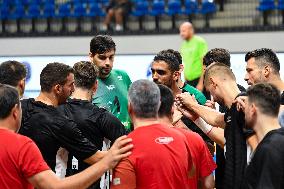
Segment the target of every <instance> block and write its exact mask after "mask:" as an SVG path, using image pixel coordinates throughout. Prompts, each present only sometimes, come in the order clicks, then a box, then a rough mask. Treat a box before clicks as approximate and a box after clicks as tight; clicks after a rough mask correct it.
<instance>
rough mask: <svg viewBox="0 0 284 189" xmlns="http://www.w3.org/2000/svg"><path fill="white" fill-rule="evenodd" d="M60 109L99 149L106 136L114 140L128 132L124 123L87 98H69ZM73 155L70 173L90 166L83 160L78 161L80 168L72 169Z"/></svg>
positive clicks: (69, 163) (68, 168)
mask: <svg viewBox="0 0 284 189" xmlns="http://www.w3.org/2000/svg"><path fill="white" fill-rule="evenodd" d="M58 110H59V111H60V112H62V113H63V114H65V115H66V116H67V117H69V118H70V119H72V120H74V121H75V122H76V124H77V126H78V128H79V129H80V130H81V131H82V133H83V134H84V136H86V137H87V138H88V139H89V140H90V141H91V142H92V143H93V144H95V145H96V146H97V147H98V148H99V149H101V148H102V146H103V140H104V138H107V139H109V140H110V141H112V142H114V141H115V140H116V139H117V138H118V137H120V136H122V135H125V134H127V133H126V129H125V127H124V125H123V124H122V123H121V122H120V121H119V119H117V118H116V117H115V116H114V115H112V114H111V113H109V112H108V111H106V110H105V109H103V108H99V107H97V106H96V105H93V104H92V103H91V102H89V101H87V100H79V99H69V100H68V102H67V103H66V104H64V105H61V106H60V107H59V108H58ZM72 156H73V154H72V153H69V160H68V166H67V174H68V175H72V174H75V173H77V172H80V171H82V170H84V169H85V168H87V167H88V166H89V165H88V164H86V163H84V162H83V161H78V170H74V169H73V170H72V163H71V162H72V159H71V158H72Z"/></svg>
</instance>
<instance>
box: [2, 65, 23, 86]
mask: <svg viewBox="0 0 284 189" xmlns="http://www.w3.org/2000/svg"><path fill="white" fill-rule="evenodd" d="M26 76H27V70H26V67H25V65H24V64H22V63H20V62H17V61H15V60H9V61H6V62H3V63H1V64H0V83H2V84H7V85H11V86H13V87H16V86H17V85H18V82H19V81H21V80H22V79H24V78H26Z"/></svg>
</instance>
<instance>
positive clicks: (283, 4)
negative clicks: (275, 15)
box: [277, 0, 284, 25]
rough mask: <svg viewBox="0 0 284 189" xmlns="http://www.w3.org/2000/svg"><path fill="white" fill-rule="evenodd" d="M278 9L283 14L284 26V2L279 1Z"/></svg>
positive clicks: (282, 0)
mask: <svg viewBox="0 0 284 189" xmlns="http://www.w3.org/2000/svg"><path fill="white" fill-rule="evenodd" d="M277 9H278V10H279V11H280V12H281V15H282V24H283V25H284V0H279V1H278V5H277Z"/></svg>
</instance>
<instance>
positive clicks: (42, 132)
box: [19, 63, 105, 171]
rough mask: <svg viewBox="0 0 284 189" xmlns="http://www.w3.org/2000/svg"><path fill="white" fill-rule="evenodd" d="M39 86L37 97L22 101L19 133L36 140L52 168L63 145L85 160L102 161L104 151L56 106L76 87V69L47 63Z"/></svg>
mask: <svg viewBox="0 0 284 189" xmlns="http://www.w3.org/2000/svg"><path fill="white" fill-rule="evenodd" d="M40 86H41V92H40V94H39V96H38V97H36V98H35V99H33V98H30V99H25V100H22V101H21V104H22V109H23V117H22V126H21V129H20V131H19V133H20V134H22V135H25V136H27V137H29V138H31V139H32V140H33V141H34V142H35V143H36V145H37V146H38V148H39V149H40V151H41V153H42V155H43V158H44V160H45V161H46V162H47V164H48V166H49V167H50V168H51V169H52V170H53V171H55V165H56V154H57V152H58V150H59V148H60V147H63V148H65V149H66V150H68V151H69V152H71V153H72V154H74V155H75V156H76V158H78V159H79V160H82V161H85V162H86V163H89V164H93V163H95V162H97V161H99V160H100V159H101V158H102V157H103V156H104V154H105V153H103V152H100V151H98V149H97V147H96V146H95V145H94V144H92V143H91V142H90V141H89V140H88V139H87V138H86V137H84V136H83V135H82V133H81V131H80V130H79V129H78V128H77V125H76V124H75V123H74V122H73V121H72V120H70V119H68V118H67V117H65V116H64V115H62V114H61V113H60V112H59V111H58V110H57V109H56V108H57V106H58V105H60V104H63V103H65V102H66V99H67V98H68V97H69V96H70V95H71V94H72V92H73V91H74V74H73V69H72V68H71V67H70V66H68V65H65V64H62V63H50V64H47V66H46V67H45V68H44V69H43V70H42V72H41V74H40Z"/></svg>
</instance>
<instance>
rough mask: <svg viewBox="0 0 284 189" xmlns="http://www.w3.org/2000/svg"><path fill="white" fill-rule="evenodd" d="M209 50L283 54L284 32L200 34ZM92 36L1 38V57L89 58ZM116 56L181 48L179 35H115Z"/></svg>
mask: <svg viewBox="0 0 284 189" xmlns="http://www.w3.org/2000/svg"><path fill="white" fill-rule="evenodd" d="M200 36H202V37H204V38H205V39H206V40H207V42H208V45H209V49H211V48H215V47H222V48H226V49H228V50H230V51H231V52H247V51H250V50H253V49H257V48H261V47H267V48H272V49H273V50H275V51H278V52H284V44H283V42H284V31H281V32H249V33H215V34H200ZM91 38H92V37H91V36H90V37H34V38H28V37H27V38H0V47H1V48H0V56H17V55H19V56H22V55H24V56H25V55H86V54H87V53H88V52H89V42H90V40H91ZM113 38H114V41H115V42H116V44H117V54H155V53H157V52H158V51H160V50H163V49H166V48H173V49H177V50H178V49H179V46H180V43H181V39H180V37H179V35H178V34H176V35H146V36H145V35H144V36H114V37H113Z"/></svg>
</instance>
